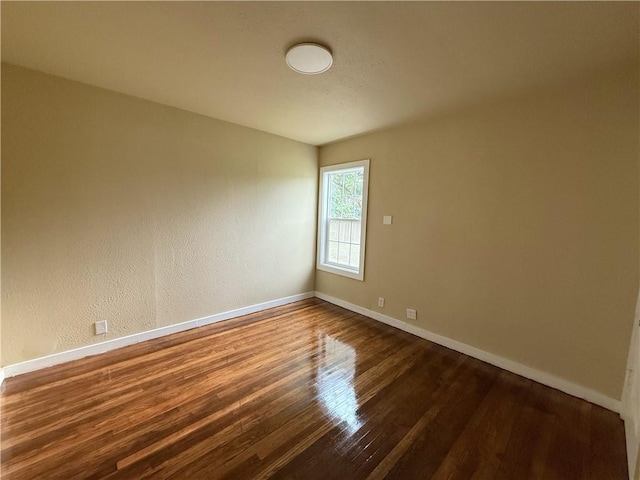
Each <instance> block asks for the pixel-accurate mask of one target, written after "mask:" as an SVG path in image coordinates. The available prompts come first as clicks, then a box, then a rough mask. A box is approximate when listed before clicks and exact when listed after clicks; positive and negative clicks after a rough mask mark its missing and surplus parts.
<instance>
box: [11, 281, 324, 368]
mask: <svg viewBox="0 0 640 480" xmlns="http://www.w3.org/2000/svg"><path fill="white" fill-rule="evenodd" d="M314 295H315V294H314V292H306V293H300V294H298V295H292V296H290V297H284V298H279V299H277V300H271V301H269V302H264V303H258V304H256V305H251V306H248V307H244V308H238V309H235V310H229V311H228V312H222V313H216V314H215V315H209V316H207V317H202V318H197V319H195V320H189V321H187V322H182V323H177V324H175V325H169V326H166V327H160V328H155V329H153V330H147V331H146V332H140V333H134V334H133V335H127V336H126V337H120V338H114V339H113V340H107V341H106V342H100V343H95V344H93V345H87V346H85V347H80V348H74V349H73V350H67V351H65V352H60V353H54V354H52V355H48V356H46V357H40V358H34V359H33V360H27V361H26V362H21V363H14V364H13V365H7V366H6V367H4V369H3V370H4V371H3V375H4V376H6V377H7V378H9V377H13V376H15V375H21V374H23V373H28V372H33V371H35V370H40V369H42V368H47V367H51V366H53V365H58V364H60V363H65V362H70V361H71V360H78V359H80V358H84V357H88V356H90V355H97V354H99V353H105V352H108V351H111V350H115V349H117V348H122V347H126V346H128V345H133V344H135V343H140V342H144V341H146V340H152V339H154V338H158V337H164V336H165V335H171V334H173V333H177V332H182V331H184V330H190V329H192V328H196V327H202V326H204V325H210V324H212V323H216V322H221V321H223V320H229V319H231V318H235V317H241V316H242V315H248V314H250V313H256V312H260V311H262V310H267V309H269V308H273V307H279V306H281V305H286V304H287V303H293V302H297V301H299V300H304V299H306V298H312V297H313V296H314Z"/></svg>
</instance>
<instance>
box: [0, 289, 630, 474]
mask: <svg viewBox="0 0 640 480" xmlns="http://www.w3.org/2000/svg"><path fill="white" fill-rule="evenodd" d="M0 415H1V418H2V425H1V432H0V433H1V434H2V436H1V440H0V462H1V467H2V478H5V479H8V480H14V479H19V480H28V479H42V478H46V479H51V480H55V479H64V480H67V479H71V478H74V479H76V478H77V479H96V480H101V479H110V480H116V479H136V480H142V479H145V478H149V479H169V478H172V479H207V480H210V479H218V478H229V479H245V478H246V479H253V478H274V479H293V478H301V479H304V480H314V479H321V480H327V479H333V478H335V479H365V478H369V479H382V478H388V479H402V480H411V479H444V478H447V479H465V480H467V479H473V478H476V479H503V480H504V479H514V480H521V479H522V480H524V479H529V478H530V479H544V480H548V479H551V480H554V479H563V480H564V479H573V478H576V479H589V480H600V479H603V480H606V479H609V480H623V479H625V478H626V455H625V450H624V429H623V426H622V422H621V420H620V418H619V417H618V416H617V415H615V414H614V413H612V412H609V411H607V410H604V409H602V408H600V407H597V406H594V405H591V404H589V403H587V402H584V401H582V400H579V399H576V398H574V397H570V396H568V395H565V394H562V393H560V392H558V391H555V390H552V389H550V388H547V387H544V386H542V385H540V384H537V383H535V382H533V381H530V380H526V379H524V378H521V377H518V376H516V375H513V374H511V373H508V372H506V371H503V370H500V369H498V368H496V367H493V366H491V365H488V364H485V363H483V362H480V361H478V360H475V359H472V358H469V357H466V356H464V355H461V354H459V353H456V352H453V351H451V350H448V349H446V348H443V347H440V346H438V345H435V344H432V343H430V342H427V341H425V340H422V339H419V338H417V337H414V336H412V335H409V334H407V333H406V332H402V331H399V330H396V329H394V328H392V327H389V326H387V325H384V324H380V323H377V322H375V321H372V320H371V319H367V318H365V317H362V316H361V315H358V314H355V313H353V312H350V311H347V310H344V309H342V308H340V307H337V306H335V305H331V304H329V303H326V302H323V301H321V300H318V299H308V300H303V301H301V302H296V303H292V304H289V305H284V306H281V307H277V308H274V309H270V310H265V311H263V312H258V313H255V314H251V315H246V316H244V317H240V318H238V319H233V320H229V321H225V322H219V323H215V324H212V325H208V326H205V327H201V328H196V329H191V330H187V331H184V332H180V333H177V334H174V335H170V336H167V337H161V338H158V339H155V340H151V341H148V342H143V343H140V344H137V345H132V346H128V347H124V348H122V349H119V350H115V351H112V352H108V353H105V354H102V355H96V356H93V357H88V358H85V359H81V360H77V361H73V362H69V363H67V364H64V365H59V366H56V367H51V368H47V369H44V370H41V371H37V372H32V373H30V374H25V375H21V376H19V377H16V378H10V379H7V380H5V383H4V385H3V386H2V393H1V396H0Z"/></svg>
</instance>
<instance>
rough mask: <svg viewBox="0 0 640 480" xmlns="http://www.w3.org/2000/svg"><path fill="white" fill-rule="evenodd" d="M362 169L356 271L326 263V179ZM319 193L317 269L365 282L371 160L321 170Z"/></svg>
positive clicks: (327, 186) (327, 190)
mask: <svg viewBox="0 0 640 480" xmlns="http://www.w3.org/2000/svg"><path fill="white" fill-rule="evenodd" d="M360 167H364V172H363V185H362V212H361V218H360V263H359V268H358V270H355V269H351V268H348V267H344V266H341V265H335V264H332V263H327V262H326V253H327V236H328V229H327V207H328V203H329V201H328V193H329V185H328V182H326V181H325V177H326V174H327V173H333V172H337V171H342V172H345V173H346V172H348V171H349V170H353V169H355V168H360ZM318 193H319V195H318V251H317V260H316V268H317V269H318V270H322V271H324V272H329V273H335V274H336V275H342V276H344V277H349V278H353V279H355V280H360V281H364V259H365V245H366V233H367V204H368V197H369V159H366V160H358V161H357V162H349V163H340V164H337V165H329V166H326V167H322V168H320V188H319V190H318Z"/></svg>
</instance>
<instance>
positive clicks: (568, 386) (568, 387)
mask: <svg viewBox="0 0 640 480" xmlns="http://www.w3.org/2000/svg"><path fill="white" fill-rule="evenodd" d="M316 297H318V298H320V299H321V300H325V301H327V302H329V303H333V304H334V305H338V306H340V307H343V308H346V309H347V310H351V311H353V312H356V313H360V314H361V315H364V316H365V317H369V318H373V319H374V320H378V321H379V322H382V323H386V324H387V325H390V326H392V327H395V328H398V329H400V330H404V331H405V332H408V333H411V334H412V335H416V336H418V337H421V338H424V339H425V340H429V341H431V342H433V343H437V344H438V345H442V346H443V347H447V348H450V349H451V350H455V351H457V352H460V353H464V354H465V355H469V356H470V357H473V358H477V359H478V360H482V361H483V362H486V363H490V364H491V365H495V366H496V367H500V368H502V369H504V370H508V371H509V372H512V373H515V374H517V375H520V376H522V377H525V378H528V379H530V380H534V381H536V382H538V383H541V384H543V385H546V386H548V387H551V388H555V389H556V390H560V391H561V392H564V393H568V394H569V395H572V396H574V397H578V398H582V399H584V400H586V401H588V402H591V403H594V404H596V405H600V406H601V407H604V408H606V409H608V410H612V411H613V412H616V413H620V409H621V402H620V400H616V399H614V398H611V397H608V396H606V395H604V394H602V393H599V392H596V391H595V390H591V389H589V388H587V387H583V386H581V385H577V384H575V383H572V382H570V381H568V380H565V379H563V378H560V377H556V376H555V375H552V374H550V373H546V372H542V371H540V370H536V369H535V368H531V367H527V366H526V365H522V364H521V363H517V362H514V361H513V360H508V359H506V358H503V357H500V356H498V355H495V354H493V353H489V352H486V351H484V350H480V349H479V348H476V347H472V346H471V345H467V344H466V343H462V342H458V341H457V340H452V339H451V338H448V337H444V336H442V335H438V334H437V333H433V332H430V331H428V330H424V329H422V328H419V327H416V326H415V325H411V324H409V323H406V322H403V321H401V320H398V319H396V318H393V317H389V316H387V315H384V314H382V313H379V312H375V311H373V310H369V309H366V308H364V307H361V306H359V305H354V304H353V303H349V302H346V301H344V300H341V299H339V298H335V297H332V296H330V295H326V294H324V293H321V292H316Z"/></svg>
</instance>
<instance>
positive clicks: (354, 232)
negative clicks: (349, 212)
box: [351, 222, 360, 245]
mask: <svg viewBox="0 0 640 480" xmlns="http://www.w3.org/2000/svg"><path fill="white" fill-rule="evenodd" d="M351 243H355V244H357V245H360V222H353V224H352V225H351Z"/></svg>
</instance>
